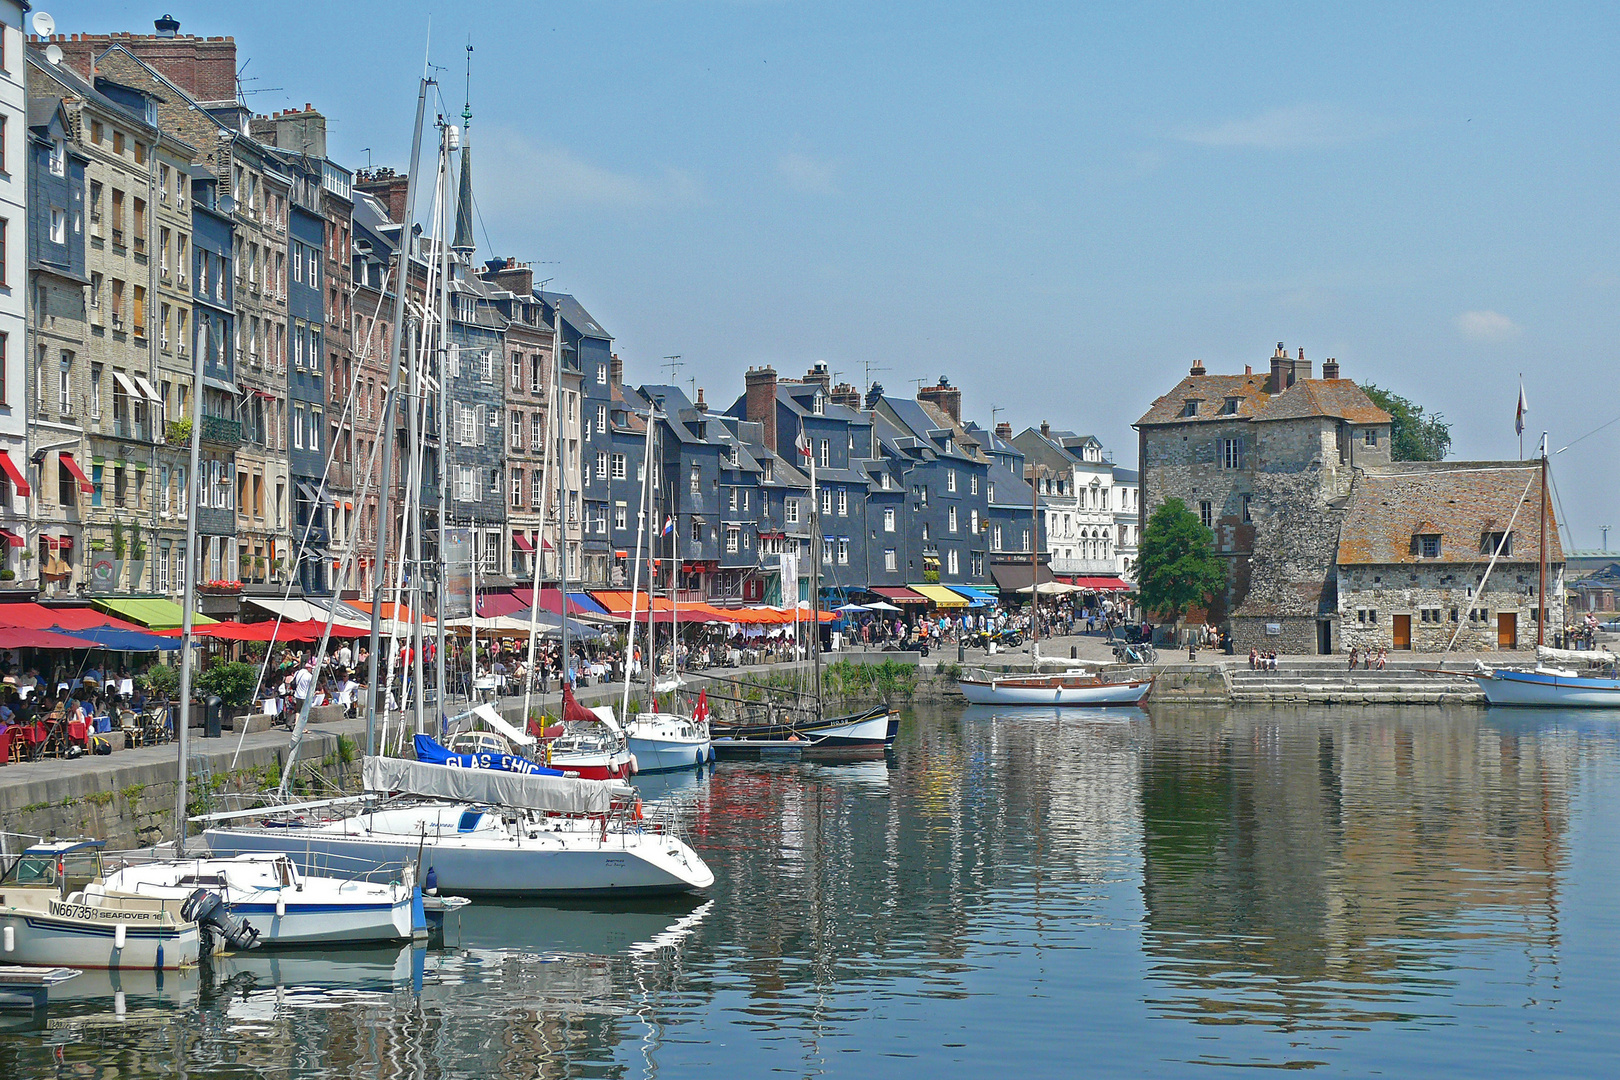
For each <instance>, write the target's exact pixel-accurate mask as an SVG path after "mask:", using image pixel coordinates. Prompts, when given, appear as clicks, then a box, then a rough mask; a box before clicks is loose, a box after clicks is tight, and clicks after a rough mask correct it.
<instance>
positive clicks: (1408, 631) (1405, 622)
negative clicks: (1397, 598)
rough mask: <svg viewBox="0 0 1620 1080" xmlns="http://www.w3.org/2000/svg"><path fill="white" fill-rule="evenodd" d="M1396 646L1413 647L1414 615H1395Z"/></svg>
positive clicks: (1402, 647)
mask: <svg viewBox="0 0 1620 1080" xmlns="http://www.w3.org/2000/svg"><path fill="white" fill-rule="evenodd" d="M1394 638H1395V648H1397V649H1410V648H1411V647H1412V616H1410V615H1396V616H1395V631H1394Z"/></svg>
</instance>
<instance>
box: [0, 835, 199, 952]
mask: <svg viewBox="0 0 1620 1080" xmlns="http://www.w3.org/2000/svg"><path fill="white" fill-rule="evenodd" d="M103 844H104V842H103V841H100V840H63V841H54V842H49V843H40V844H34V845H32V846H30V847H28V848H25V849H24V850H23V852H22V854H21V855H19V856H18V857H17V859H16V860H15V861H14V862H13V863H12V864H11V865H10V866H8V867H6V869H5V873H4V874H3V875H0V962H4V963H7V964H23V965H36V966H43V967H56V966H62V967H73V968H137V969H147V970H150V969H173V968H179V967H185V966H188V965H191V964H195V963H196V962H197V957H198V954H199V952H200V949H201V934H200V932H199V930H198V928H197V924H196V923H195V922H192V921H190V920H188V919H186V918H184V917H183V916H182V915H181V914H180V910H179V909H180V907H181V903H183V902H184V899H185V898H181V902H179V903H172V904H169V903H165V902H164V901H162V900H159V899H155V898H153V897H147V896H139V895H133V894H128V893H118V892H111V891H98V893H97V894H96V895H93V896H92V895H87V893H86V888H87V887H89V886H93V885H95V884H96V883H98V882H99V881H100V878H101V849H102V847H103Z"/></svg>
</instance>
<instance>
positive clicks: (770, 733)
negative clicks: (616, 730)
mask: <svg viewBox="0 0 1620 1080" xmlns="http://www.w3.org/2000/svg"><path fill="white" fill-rule="evenodd" d="M899 728H900V717H899V714H897V713H892V712H890V711H889V710H888V709H877V710H873V711H872V712H869V713H866V714H863V715H861V716H857V717H845V718H842V719H839V720H833V721H823V722H821V723H819V724H806V725H804V726H802V727H793V726H790V725H771V726H769V727H766V726H764V725H760V726H759V727H758V728H755V729H754V730H755V731H756V732H757V733H756V734H751V735H745V736H731V735H726V736H720V737H717V738H716V739H715V740H714V755H715V757H717V758H740V759H758V758H762V757H790V758H797V757H805V758H855V757H882V756H883V755H884V753H886V752H887V750H888V748H889V747H890V746H891V745H892V744H893V743H894V737H895V735H896V734H897V733H898V732H899Z"/></svg>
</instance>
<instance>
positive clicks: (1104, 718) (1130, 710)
mask: <svg viewBox="0 0 1620 1080" xmlns="http://www.w3.org/2000/svg"><path fill="white" fill-rule="evenodd" d="M1147 715H1148V714H1147V711H1146V710H1145V709H1143V708H1142V707H1141V706H1140V705H1126V706H1113V707H1104V706H1101V705H1092V706H1085V705H1064V706H1061V707H1060V706H1057V705H969V706H968V707H967V708H965V709H963V710H962V719H963V720H964V721H965V722H967V723H984V722H986V721H995V722H996V723H1003V724H1005V723H1019V722H1033V721H1042V720H1044V721H1050V722H1053V723H1064V724H1072V723H1082V724H1130V723H1135V722H1137V721H1140V720H1146V719H1147Z"/></svg>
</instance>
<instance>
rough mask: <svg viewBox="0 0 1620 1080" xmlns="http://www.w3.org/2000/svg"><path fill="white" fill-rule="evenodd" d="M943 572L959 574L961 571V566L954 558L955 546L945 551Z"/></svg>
mask: <svg viewBox="0 0 1620 1080" xmlns="http://www.w3.org/2000/svg"><path fill="white" fill-rule="evenodd" d="M945 572H946V573H947V574H959V573H961V572H962V567H961V565H960V564H959V563H958V562H957V560H956V549H955V548H951V549H950V550H949V551H947V552H946V553H945Z"/></svg>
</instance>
